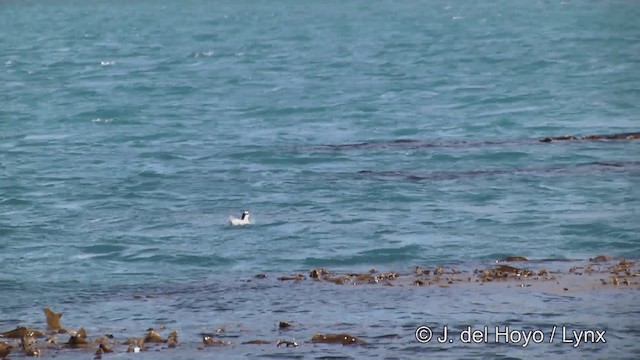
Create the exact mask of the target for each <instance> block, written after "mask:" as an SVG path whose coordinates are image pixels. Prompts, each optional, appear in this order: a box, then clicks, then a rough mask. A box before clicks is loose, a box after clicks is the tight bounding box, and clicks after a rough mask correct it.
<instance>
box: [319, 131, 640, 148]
mask: <svg viewBox="0 0 640 360" xmlns="http://www.w3.org/2000/svg"><path fill="white" fill-rule="evenodd" d="M639 139H640V132H629V133H620V134H610V135H585V136H573V135H567V136H558V137H545V138H540V139H530V138H529V139H522V140H485V141H473V140H417V139H395V140H388V141H384V140H380V141H364V142H359V143H346V144H323V145H316V146H313V147H312V148H313V149H318V150H337V151H339V150H346V151H348V150H367V149H400V150H410V149H421V148H479V147H486V146H520V145H525V144H535V143H546V142H552V141H563V140H583V141H594V140H639Z"/></svg>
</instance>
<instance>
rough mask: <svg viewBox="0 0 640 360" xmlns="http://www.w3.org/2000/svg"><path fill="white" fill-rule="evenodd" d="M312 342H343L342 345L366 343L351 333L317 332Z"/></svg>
mask: <svg viewBox="0 0 640 360" xmlns="http://www.w3.org/2000/svg"><path fill="white" fill-rule="evenodd" d="M311 342H312V343H324V344H342V345H354V344H364V341H362V340H360V339H358V338H357V337H355V336H353V335H349V334H322V333H316V334H315V335H313V336H312V337H311Z"/></svg>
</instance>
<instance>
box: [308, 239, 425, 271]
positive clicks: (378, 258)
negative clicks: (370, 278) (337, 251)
mask: <svg viewBox="0 0 640 360" xmlns="http://www.w3.org/2000/svg"><path fill="white" fill-rule="evenodd" d="M422 251H423V249H422V247H421V246H420V245H415V244H412V245H407V246H403V247H399V248H381V249H374V250H368V251H362V252H359V253H357V254H355V255H352V256H341V257H334V258H325V259H321V258H306V259H305V260H304V263H305V264H306V265H308V266H312V267H316V266H353V265H374V264H378V265H379V264H392V263H396V262H406V261H410V260H415V259H419V257H418V256H417V254H420V253H422Z"/></svg>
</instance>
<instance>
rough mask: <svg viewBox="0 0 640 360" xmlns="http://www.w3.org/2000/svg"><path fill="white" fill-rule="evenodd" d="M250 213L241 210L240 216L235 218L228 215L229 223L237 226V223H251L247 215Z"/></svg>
mask: <svg viewBox="0 0 640 360" xmlns="http://www.w3.org/2000/svg"><path fill="white" fill-rule="evenodd" d="M250 215H251V214H249V212H248V211H243V212H242V217H240V218H237V217H235V216H229V225H232V226H238V225H248V224H251V222H250V221H249V216H250Z"/></svg>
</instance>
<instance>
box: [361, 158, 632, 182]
mask: <svg viewBox="0 0 640 360" xmlns="http://www.w3.org/2000/svg"><path fill="white" fill-rule="evenodd" d="M594 171H599V172H605V171H611V172H621V173H626V172H629V171H640V162H637V161H620V162H601V161H598V162H589V163H582V164H567V165H565V166H562V165H551V166H545V167H531V168H509V169H506V168H505V169H486V170H471V171H428V172H418V171H404V170H360V171H358V172H357V173H358V174H360V175H364V176H367V177H376V178H382V179H384V178H404V179H406V180H408V181H425V180H454V179H462V178H476V177H487V176H494V175H498V176H503V175H547V174H584V173H593V172H594Z"/></svg>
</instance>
